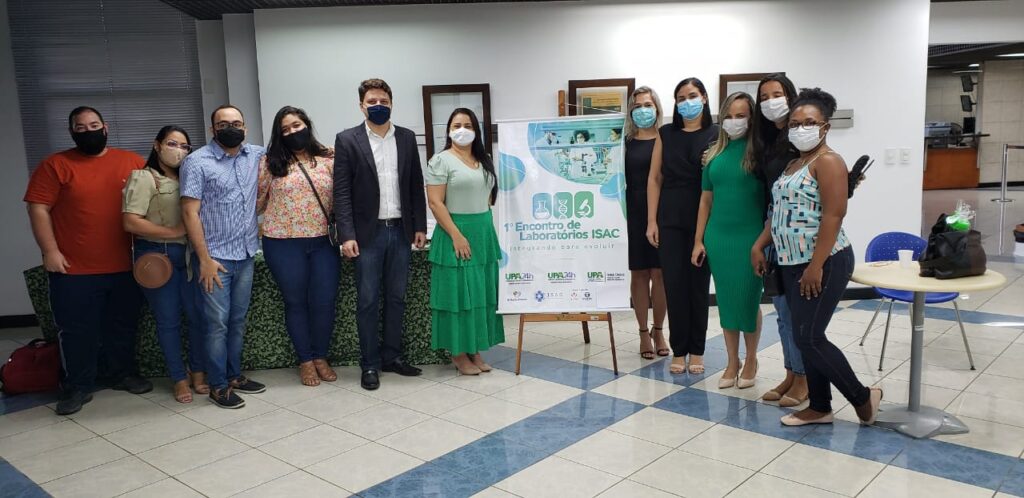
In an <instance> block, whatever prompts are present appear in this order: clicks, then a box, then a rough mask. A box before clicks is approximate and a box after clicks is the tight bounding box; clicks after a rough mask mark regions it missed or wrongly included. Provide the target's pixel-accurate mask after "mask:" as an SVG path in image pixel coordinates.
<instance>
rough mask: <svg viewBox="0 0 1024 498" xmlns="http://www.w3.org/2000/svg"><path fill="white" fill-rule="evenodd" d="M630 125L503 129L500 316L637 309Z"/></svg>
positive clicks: (567, 121) (584, 122) (517, 124)
mask: <svg viewBox="0 0 1024 498" xmlns="http://www.w3.org/2000/svg"><path fill="white" fill-rule="evenodd" d="M622 125H623V118H622V116H621V115H616V116H614V117H601V118H593V117H591V118H561V119H553V120H547V121H513V122H502V123H500V124H499V128H498V129H499V134H498V135H499V139H498V150H499V154H498V170H499V182H498V183H499V188H500V190H501V192H500V193H499V195H498V209H497V214H498V216H497V217H496V218H495V220H496V221H495V223H496V225H497V226H496V228H497V230H498V240H499V241H500V242H501V249H502V263H501V273H500V276H499V292H498V312H499V313H551V312H592V311H613V310H625V309H628V308H629V269H628V259H627V244H626V216H625V213H626V205H625V185H626V182H625V175H624V153H623V140H622Z"/></svg>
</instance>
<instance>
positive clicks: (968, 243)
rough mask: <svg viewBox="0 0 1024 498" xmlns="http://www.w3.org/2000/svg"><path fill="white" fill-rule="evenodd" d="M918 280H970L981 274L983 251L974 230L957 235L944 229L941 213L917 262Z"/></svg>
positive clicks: (979, 239)
mask: <svg viewBox="0 0 1024 498" xmlns="http://www.w3.org/2000/svg"><path fill="white" fill-rule="evenodd" d="M919 262H920V265H921V273H920V275H921V276H922V277H935V278H937V279H939V280H947V279H951V278H961V277H972V276H975V275H981V274H983V273H985V264H986V263H987V258H986V257H985V248H984V247H982V245H981V233H979V232H978V231H977V230H969V231H966V232H961V231H957V230H950V229H949V227H948V226H946V215H945V213H943V214H942V215H940V216H939V220H938V221H937V222H935V225H934V226H932V233H931V234H930V235H928V246H927V247H926V248H925V250H924V253H923V254H922V255H921V259H920V260H919Z"/></svg>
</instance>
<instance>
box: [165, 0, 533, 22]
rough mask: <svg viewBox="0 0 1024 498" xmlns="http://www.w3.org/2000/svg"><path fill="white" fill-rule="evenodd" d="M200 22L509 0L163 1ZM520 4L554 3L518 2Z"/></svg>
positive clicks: (505, 0)
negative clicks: (265, 12)
mask: <svg viewBox="0 0 1024 498" xmlns="http://www.w3.org/2000/svg"><path fill="white" fill-rule="evenodd" d="M161 1H162V2H164V3H166V4H168V5H170V6H171V7H174V8H176V9H178V10H180V11H182V12H185V13H186V14H188V15H190V16H192V17H195V18H196V19H203V20H209V19H220V18H221V15H223V14H245V13H250V12H252V11H253V10H255V9H287V8H301V7H354V6H373V5H411V4H450V3H496V2H505V3H508V2H509V0H161ZM514 1H518V2H524V1H532V2H541V1H550V0H514Z"/></svg>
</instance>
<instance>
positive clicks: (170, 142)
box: [164, 140, 192, 152]
mask: <svg viewBox="0 0 1024 498" xmlns="http://www.w3.org/2000/svg"><path fill="white" fill-rule="evenodd" d="M164 145H166V146H168V147H171V148H174V149H181V150H183V151H185V152H191V151H192V146H191V145H189V144H180V143H178V142H175V141H174V140H168V141H166V142H164Z"/></svg>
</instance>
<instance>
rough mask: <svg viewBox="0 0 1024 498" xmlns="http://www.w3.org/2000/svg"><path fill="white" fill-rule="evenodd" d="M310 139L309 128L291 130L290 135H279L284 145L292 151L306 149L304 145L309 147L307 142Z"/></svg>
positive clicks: (311, 136)
mask: <svg viewBox="0 0 1024 498" xmlns="http://www.w3.org/2000/svg"><path fill="white" fill-rule="evenodd" d="M312 140H313V135H312V134H311V133H310V132H309V128H303V129H301V130H299V131H296V132H293V133H292V134H291V135H284V136H282V137H281V142H282V143H284V146H285V147H288V150H292V151H298V150H306V147H309V142H310V141H312Z"/></svg>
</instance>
